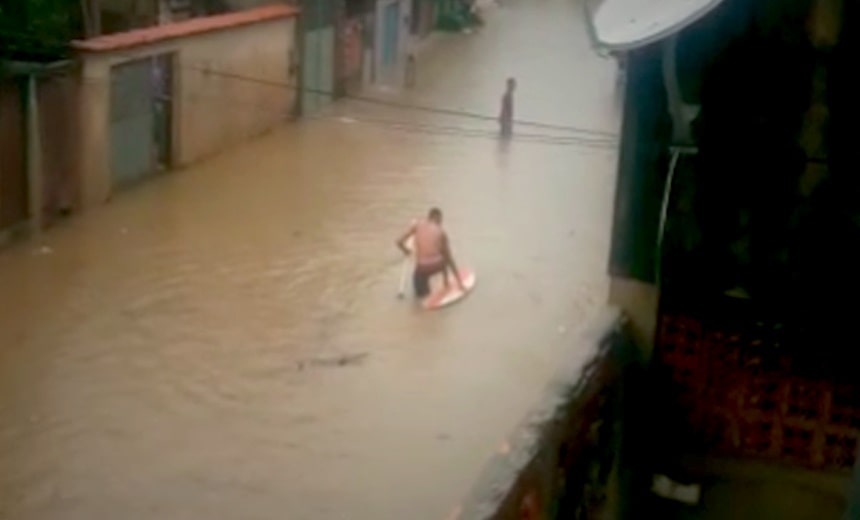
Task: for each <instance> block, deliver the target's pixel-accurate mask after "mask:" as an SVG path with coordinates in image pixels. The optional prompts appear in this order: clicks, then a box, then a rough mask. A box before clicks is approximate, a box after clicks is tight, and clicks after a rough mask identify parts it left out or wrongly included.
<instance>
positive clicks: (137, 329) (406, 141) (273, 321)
mask: <svg viewBox="0 0 860 520" xmlns="http://www.w3.org/2000/svg"><path fill="white" fill-rule="evenodd" d="M508 75H516V76H517V77H518V79H519V84H520V87H519V90H518V92H517V98H516V103H517V117H518V118H522V119H529V120H535V121H544V122H549V123H553V124H559V125H572V126H576V127H580V128H585V129H590V130H593V131H597V132H600V133H598V134H594V133H585V134H576V139H572V137H573V134H572V133H570V132H564V131H550V130H548V129H545V128H529V129H525V128H520V127H518V128H517V130H518V131H519V132H520V133H521V134H531V136H528V135H522V136H521V138H519V139H516V140H514V141H513V142H512V143H510V145H509V146H507V147H503V146H501V145H500V144H499V142H498V141H497V140H496V139H495V138H493V137H492V133H493V132H494V131H495V125H494V124H493V123H492V122H485V121H480V120H474V119H470V118H460V117H455V116H441V115H438V114H432V113H424V112H414V111H405V110H401V109H396V108H391V107H385V106H381V105H377V104H368V103H360V102H355V101H348V102H343V103H339V104H338V105H337V106H336V107H334V108H333V109H332V110H331V111H328V112H326V113H324V114H322V115H321V116H320V117H318V118H314V119H311V120H307V121H305V122H302V123H299V124H295V125H292V126H289V127H286V128H283V129H281V130H278V131H275V132H273V133H271V134H269V135H267V136H265V137H263V138H261V139H258V140H256V141H254V142H252V143H249V144H247V145H243V146H241V147H238V148H236V149H233V150H230V151H227V152H226V153H224V154H222V155H220V156H218V157H216V158H214V159H212V160H210V161H207V162H205V163H202V164H200V165H197V166H195V167H193V168H188V169H186V170H184V171H182V172H179V173H176V174H170V175H168V176H165V177H163V178H160V179H157V180H155V181H153V182H149V183H146V184H144V185H142V186H139V187H137V188H135V189H132V190H130V191H127V192H125V193H122V194H121V195H119V196H117V197H115V198H114V201H113V202H112V203H110V204H109V205H107V206H105V207H103V208H100V209H97V210H94V211H91V212H89V213H87V214H85V215H83V216H81V217H77V218H75V219H73V220H72V221H70V222H69V223H67V224H65V225H63V226H61V227H60V228H57V229H54V230H52V231H50V232H49V233H47V234H46V235H45V236H44V237H43V238H41V239H39V240H38V241H31V242H27V243H24V244H18V245H16V246H13V247H11V248H8V249H6V250H5V251H2V252H0V518H3V519H4V520H5V519H10V520H12V519H14V520H35V519H39V520H42V519H63V520H73V519H86V520H96V519H120V518H121V519H127V520H131V519H153V518H158V519H199V518H221V519H242V520H253V519H275V518H277V519H283V518H288V519H291V520H302V519H310V520H315V519H338V518H343V519H359V520H364V519H406V518H409V519H424V518H427V519H435V518H442V517H443V516H444V515H445V514H446V513H447V512H448V511H450V510H451V508H453V506H454V505H455V504H456V502H457V501H458V500H459V499H460V498H461V497H462V496H463V494H464V493H466V492H467V491H468V488H469V486H470V485H471V483H472V482H473V481H474V479H475V477H476V476H477V474H478V472H479V471H480V469H481V467H482V465H483V463H484V462H485V461H486V460H487V458H488V457H489V455H490V454H491V453H492V452H493V450H495V449H496V447H497V446H498V445H499V443H500V442H502V440H503V437H504V435H505V434H506V433H507V432H509V431H510V430H511V429H512V428H513V427H514V426H515V425H516V423H517V422H518V421H519V420H520V419H521V417H522V416H523V414H524V413H525V411H526V410H527V409H528V407H529V406H530V405H531V404H532V403H534V402H535V400H536V398H537V397H538V396H539V395H540V393H541V391H542V390H543V388H544V384H545V381H546V380H547V378H548V377H549V375H550V374H552V372H553V371H554V369H555V367H556V365H557V364H558V362H559V360H561V359H570V358H572V357H576V356H578V355H581V354H580V353H579V352H578V351H577V344H576V341H575V339H574V338H575V334H576V331H577V330H578V329H579V328H580V327H581V326H582V325H583V323H584V322H586V321H587V319H588V318H589V317H590V316H591V315H593V314H594V313H595V312H596V309H597V308H598V307H599V306H601V305H602V304H603V302H604V301H605V297H606V287H607V280H606V276H605V263H606V257H607V250H608V241H609V239H608V235H609V229H610V220H611V207H612V197H613V188H614V166H615V161H616V150H615V147H614V146H613V145H612V143H611V142H610V141H611V140H610V141H607V139H606V135H605V133H609V134H612V133H614V132H616V131H617V114H616V108H615V98H614V95H613V82H614V67H613V66H612V63H611V62H607V61H603V60H601V59H600V58H597V57H595V56H594V55H593V54H592V53H591V51H590V49H589V47H588V42H587V40H586V35H585V30H584V25H583V21H582V19H581V16H580V12H579V8H578V7H577V6H576V5H575V4H572V3H569V2H566V1H565V0H539V1H522V2H513V1H510V0H509V1H506V2H505V4H504V5H502V6H500V7H497V8H493V9H492V11H491V13H490V14H489V15H488V25H487V27H485V28H484V30H482V31H480V32H478V33H475V34H471V35H458V36H443V37H440V38H437V41H435V42H434V43H433V45H432V49H431V50H428V51H427V52H426V53H425V54H422V55H421V56H420V58H419V64H418V81H419V85H418V87H417V88H416V90H415V91H413V92H410V93H407V94H403V93H396V92H394V93H385V92H383V93H381V94H379V95H380V96H382V97H383V98H385V99H388V100H397V101H399V102H409V103H420V104H434V105H437V106H444V107H449V108H455V109H464V110H468V111H472V112H480V113H488V114H492V113H494V112H495V111H496V110H497V107H498V100H499V97H500V95H501V89H502V87H503V84H504V79H505V77H506V76H508ZM226 109H243V108H241V107H238V106H231V107H225V110H226ZM245 109H248V108H245ZM586 141H587V142H586ZM430 205H439V206H441V207H442V208H443V210H444V211H445V214H446V225H447V228H448V229H449V232H450V235H451V239H452V241H453V247H454V252H455V255H456V256H457V258H458V260H459V261H460V263H462V264H463V265H468V266H472V267H474V268H475V269H476V271H477V273H478V277H479V281H478V288H477V290H476V291H475V293H473V294H472V295H471V296H470V297H469V298H468V299H467V300H465V301H464V302H463V303H462V304H459V305H457V306H456V307H452V308H450V309H448V310H446V311H444V312H438V313H424V312H420V311H419V310H417V309H416V308H415V307H414V306H413V305H410V304H409V303H408V302H404V301H399V300H397V298H396V297H395V296H396V290H397V281H398V277H399V273H400V259H399V257H398V255H397V252H396V251H395V249H394V246H393V240H394V238H395V236H396V235H397V234H398V233H400V232H401V231H402V228H403V226H404V225H405V224H406V223H407V221H408V220H409V219H410V218H413V217H415V216H418V215H421V214H422V213H424V212H425V211H426V209H427V208H428V207H429V206H430ZM42 246H44V247H45V248H46V249H44V250H41V249H40V248H41V247H42Z"/></svg>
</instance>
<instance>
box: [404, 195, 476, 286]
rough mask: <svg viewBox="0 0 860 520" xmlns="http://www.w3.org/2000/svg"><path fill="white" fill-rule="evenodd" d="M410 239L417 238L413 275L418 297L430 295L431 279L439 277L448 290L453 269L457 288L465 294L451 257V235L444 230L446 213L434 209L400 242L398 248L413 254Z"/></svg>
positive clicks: (415, 241)
mask: <svg viewBox="0 0 860 520" xmlns="http://www.w3.org/2000/svg"><path fill="white" fill-rule="evenodd" d="M410 237H414V244H415V272H414V273H413V275H412V284H413V286H414V288H415V296H416V297H417V298H424V297H426V296H428V295H429V294H430V279H431V278H432V277H433V276H435V275H437V274H441V275H442V276H443V279H444V282H445V287H448V269H449V268H450V269H451V271H452V272H453V273H454V279H455V280H457V285H458V286H459V287H460V289H461V290H463V291H465V288H464V287H463V281H462V280H461V279H460V273H459V271H458V270H457V265H456V264H455V263H454V257H453V256H452V255H451V248H450V246H449V244H448V235H447V234H445V230H444V229H442V211H441V210H440V209H439V208H432V209H431V210H430V212H429V213H428V214H427V218H425V219H422V220H419V221H417V222H415V223H414V224H413V225H412V227H410V228H409V230H408V231H406V233H404V234H403V236H402V237H400V238H399V239H398V240H397V247H398V248H399V249H400V250H401V251H403V254H405V255H410V254H412V251H410V250H409V248H407V247H406V242H407V241H408V240H409V238H410Z"/></svg>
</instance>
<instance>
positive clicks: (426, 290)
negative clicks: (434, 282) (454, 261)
mask: <svg viewBox="0 0 860 520" xmlns="http://www.w3.org/2000/svg"><path fill="white" fill-rule="evenodd" d="M446 267H447V265H446V264H445V262H440V263H438V264H431V265H426V266H425V265H422V266H416V267H415V272H414V273H413V274H412V285H413V287H414V289H415V297H416V298H424V297H426V296H427V295H429V294H430V278H432V277H433V276H434V275H437V274H439V273H444V272H445V268H446Z"/></svg>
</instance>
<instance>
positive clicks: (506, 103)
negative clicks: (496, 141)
mask: <svg viewBox="0 0 860 520" xmlns="http://www.w3.org/2000/svg"><path fill="white" fill-rule="evenodd" d="M516 88H517V80H515V79H514V78H508V83H507V88H506V89H505V94H504V95H503V96H502V111H501V113H500V114H499V125H500V126H501V134H502V137H505V138H509V137H511V136H512V135H514V90H516Z"/></svg>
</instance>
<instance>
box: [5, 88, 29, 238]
mask: <svg viewBox="0 0 860 520" xmlns="http://www.w3.org/2000/svg"><path fill="white" fill-rule="evenodd" d="M23 107H24V104H23V100H22V97H21V88H20V86H19V84H17V83H15V82H12V81H9V82H5V81H4V82H0V230H4V229H6V228H9V227H11V226H13V225H15V224H19V223H21V222H24V221H26V220H27V213H28V210H27V170H26V161H25V157H26V155H25V149H26V141H25V139H24V110H23Z"/></svg>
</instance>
